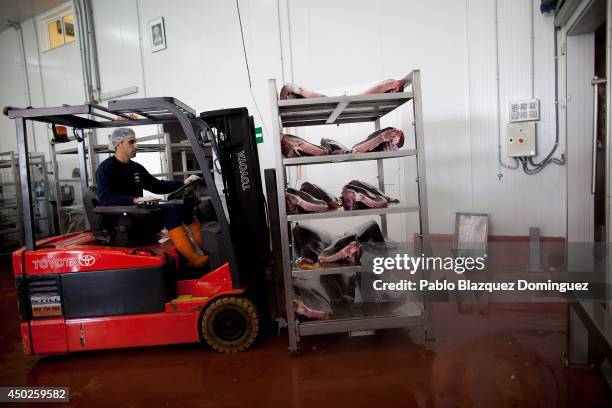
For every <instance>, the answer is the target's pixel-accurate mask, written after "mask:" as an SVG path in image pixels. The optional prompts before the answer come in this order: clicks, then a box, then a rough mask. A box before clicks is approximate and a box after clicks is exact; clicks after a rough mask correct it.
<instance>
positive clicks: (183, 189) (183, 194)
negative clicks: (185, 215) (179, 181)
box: [168, 179, 204, 205]
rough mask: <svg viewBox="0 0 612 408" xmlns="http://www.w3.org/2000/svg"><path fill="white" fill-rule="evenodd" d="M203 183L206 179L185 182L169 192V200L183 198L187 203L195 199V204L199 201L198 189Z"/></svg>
mask: <svg viewBox="0 0 612 408" xmlns="http://www.w3.org/2000/svg"><path fill="white" fill-rule="evenodd" d="M202 184H204V180H202V179H200V180H194V181H192V182H191V183H189V184H184V185H182V186H180V187H179V188H177V189H176V190H174V191H173V192H171V193H170V194H168V201H170V200H180V199H182V200H183V201H184V202H185V203H188V202H190V201H191V200H194V205H195V203H197V202H198V193H197V190H196V189H197V187H198V186H200V185H202Z"/></svg>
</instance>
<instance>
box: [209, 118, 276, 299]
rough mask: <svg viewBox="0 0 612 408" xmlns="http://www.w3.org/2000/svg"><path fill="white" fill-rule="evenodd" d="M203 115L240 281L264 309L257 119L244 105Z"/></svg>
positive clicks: (266, 245) (266, 241) (266, 254)
mask: <svg viewBox="0 0 612 408" xmlns="http://www.w3.org/2000/svg"><path fill="white" fill-rule="evenodd" d="M199 117H200V119H202V120H203V121H205V122H206V123H207V124H208V126H209V127H210V130H211V131H210V132H209V134H208V137H209V138H210V139H211V141H212V146H213V151H214V153H215V155H216V161H215V166H214V167H215V169H216V171H217V172H220V173H221V178H222V180H223V193H224V195H225V198H226V205H227V210H228V218H229V222H230V234H231V236H232V242H233V244H234V248H235V254H236V262H237V264H238V270H239V271H240V272H241V273H240V281H241V282H242V283H243V284H245V286H246V287H247V291H248V292H251V297H252V298H253V300H254V301H255V303H256V304H257V305H258V307H260V308H261V307H264V305H265V304H266V301H265V293H266V273H265V270H266V266H267V264H268V262H269V261H270V256H271V255H270V237H269V231H268V220H267V217H266V202H265V196H264V193H263V184H262V179H261V168H260V165H259V156H258V153H257V143H256V141H255V127H254V123H253V117H252V116H249V112H248V110H247V108H244V107H242V108H233V109H221V110H215V111H208V112H202V113H200V115H199ZM217 163H218V164H219V166H217V165H216V164H217ZM219 167H220V169H219ZM219 170H220V171H219ZM260 297H261V299H259V298H260Z"/></svg>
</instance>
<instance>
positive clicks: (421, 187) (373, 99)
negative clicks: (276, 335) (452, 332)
mask: <svg viewBox="0 0 612 408" xmlns="http://www.w3.org/2000/svg"><path fill="white" fill-rule="evenodd" d="M404 81H405V83H406V86H407V87H408V88H411V91H407V92H400V93H390V94H376V95H344V96H337V97H321V98H307V99H294V100H278V87H277V84H276V80H270V83H269V85H270V98H271V102H272V112H276V113H277V114H276V115H273V117H274V118H275V121H274V123H273V125H274V127H273V131H274V133H275V134H276V135H278V137H276V138H274V143H275V149H276V156H277V161H276V196H277V202H278V205H277V208H278V215H279V220H280V226H281V227H280V235H281V239H280V244H281V246H282V259H283V275H284V281H285V282H284V288H285V299H286V309H287V326H288V331H289V349H290V351H292V352H295V351H297V350H298V349H299V347H298V341H299V337H300V336H308V335H315V334H324V333H343V332H351V331H359V330H377V329H386V328H398V327H409V326H414V325H416V326H420V327H422V328H423V330H424V332H425V338H427V337H428V334H427V333H428V327H430V324H429V320H430V319H431V312H430V311H429V310H428V307H427V302H425V300H424V301H423V302H414V301H408V302H406V303H405V304H403V305H399V306H398V304H397V303H395V304H389V303H352V304H345V305H340V306H337V305H333V306H332V308H333V311H334V314H333V317H332V318H331V319H328V320H308V321H303V319H301V318H299V317H297V316H296V315H295V312H294V305H293V300H294V298H295V293H294V289H293V281H294V279H308V278H317V277H320V276H321V275H332V274H348V273H361V272H364V271H365V269H364V267H363V266H361V265H346V264H345V265H343V264H328V265H323V266H322V267H321V265H318V268H316V269H301V268H299V267H297V266H296V265H295V263H294V261H293V256H292V253H291V252H292V243H291V233H290V231H289V228H288V227H289V226H290V223H292V222H296V221H308V220H316V219H330V218H343V217H360V216H370V217H371V216H378V217H380V220H381V226H382V233H383V235H384V236H387V235H388V232H387V215H388V214H399V213H416V214H418V215H419V236H420V237H421V240H422V242H421V244H422V245H426V244H427V243H428V241H429V221H428V214H427V188H426V177H425V157H424V135H423V113H422V106H421V83H420V72H419V71H412V72H411V73H409V74H408V75H407V76H406V77H405V78H404ZM408 101H412V109H411V111H412V114H413V121H412V124H413V126H414V146H415V148H414V149H403V150H397V151H389V152H369V153H349V154H343V155H326V156H314V157H295V158H283V157H282V155H281V151H282V149H281V146H280V138H281V137H280V136H281V135H282V134H283V133H284V132H283V131H282V130H283V127H302V126H317V125H339V124H344V123H359V122H373V123H374V128H375V130H379V129H380V119H381V118H382V117H383V116H384V115H386V114H388V113H389V112H391V111H393V110H395V109H397V108H398V107H400V106H402V105H403V104H405V103H406V102H408ZM410 156H414V157H415V158H416V160H415V164H416V169H417V178H416V180H415V181H417V189H418V195H417V199H418V202H417V203H414V204H408V203H397V204H391V205H389V206H388V207H386V208H379V209H365V210H352V211H344V210H343V209H338V210H332V211H328V212H323V213H307V214H291V215H288V214H287V212H286V207H285V189H286V188H287V180H288V177H287V170H288V168H289V167H291V166H302V165H314V164H326V165H334V164H336V163H343V162H359V161H376V162H377V175H378V188H379V189H380V190H381V191H383V192H384V187H385V184H384V167H383V160H386V159H398V158H403V157H410ZM347 181H348V180H347ZM408 240H409V237H407V238H406V241H408Z"/></svg>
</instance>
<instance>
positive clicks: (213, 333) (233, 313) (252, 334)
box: [201, 296, 259, 353]
mask: <svg viewBox="0 0 612 408" xmlns="http://www.w3.org/2000/svg"><path fill="white" fill-rule="evenodd" d="M201 327H202V337H203V338H204V340H205V341H206V343H207V344H208V345H209V346H210V347H212V348H213V349H215V350H217V351H219V352H222V353H236V352H239V351H244V350H246V349H248V348H249V347H250V346H251V344H253V342H254V341H255V338H256V337H257V333H258V332H259V318H258V316H257V309H256V308H255V305H254V304H253V302H251V301H250V300H249V299H247V298H245V297H238V296H228V297H223V298H220V299H217V300H215V301H214V302H213V303H212V304H211V305H210V306H208V307H207V308H206V310H205V311H204V314H203V315H202V325H201Z"/></svg>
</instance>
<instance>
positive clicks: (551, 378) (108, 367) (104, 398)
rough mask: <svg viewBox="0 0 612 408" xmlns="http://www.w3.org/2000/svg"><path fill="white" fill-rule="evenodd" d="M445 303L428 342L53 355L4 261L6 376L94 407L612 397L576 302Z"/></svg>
mask: <svg viewBox="0 0 612 408" xmlns="http://www.w3.org/2000/svg"><path fill="white" fill-rule="evenodd" d="M435 313H436V315H435V319H434V322H435V336H436V340H435V341H433V342H428V343H426V344H424V345H422V344H418V342H413V340H412V339H411V336H410V335H409V333H408V332H407V331H404V330H388V331H383V332H379V333H378V334H377V335H376V336H367V337H354V338H349V337H347V336H346V335H326V336H314V337H306V338H304V339H303V340H302V343H301V344H302V353H301V355H299V356H289V355H288V354H287V346H288V341H287V338H286V335H285V333H283V334H281V335H280V336H267V337H264V338H262V339H260V340H259V341H258V343H256V344H255V345H254V346H253V348H251V349H250V350H249V351H247V352H244V353H239V354H234V355H224V354H219V353H215V352H213V351H211V350H210V349H207V348H206V347H204V346H200V345H180V346H164V347H149V348H140V349H128V350H111V351H97V352H88V353H77V354H72V355H65V356H59V357H46V358H42V359H41V358H37V357H26V356H24V355H23V352H22V346H21V342H20V338H19V333H18V314H17V306H16V298H15V290H14V283H13V280H12V276H11V269H10V265H7V264H3V265H2V267H1V269H0V316H1V317H0V386H68V387H70V395H71V402H70V405H71V406H82V407H108V406H114V407H172V406H179V407H244V406H250V407H308V408H313V407H315V408H323V407H335V408H337V407H366V406H367V407H497V406H499V407H610V406H612V393H611V392H610V391H609V389H608V388H607V385H606V384H605V382H604V380H603V378H602V377H601V375H600V374H599V373H598V371H597V370H596V369H573V368H572V369H568V368H566V367H565V366H564V361H563V352H564V351H565V347H566V337H565V336H566V313H567V305H566V304H559V303H556V304H516V303H515V304H492V305H490V306H489V308H488V309H487V310H483V308H482V305H477V304H472V305H464V306H463V308H462V311H461V312H459V311H458V309H457V306H456V305H455V304H450V303H440V304H436V305H435ZM2 405H3V404H1V403H0V407H1V406H2ZM53 405H55V404H49V403H47V404H45V405H44V406H53ZM18 406H27V404H19V405H18ZM32 406H35V405H32ZM37 406H40V404H38V405H37Z"/></svg>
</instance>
